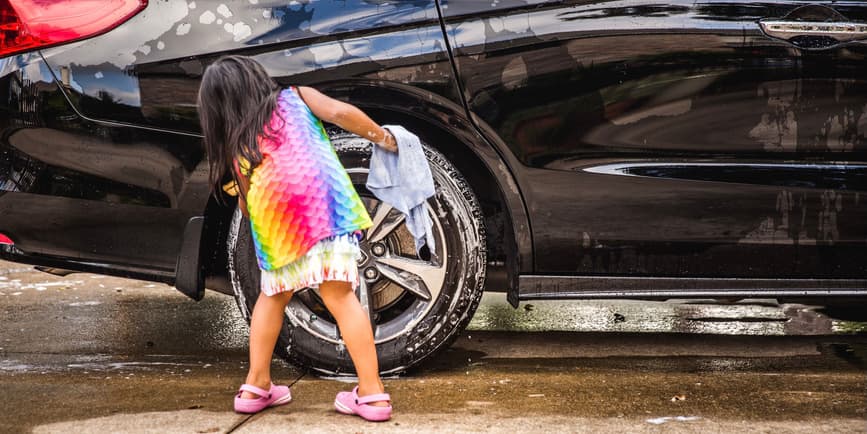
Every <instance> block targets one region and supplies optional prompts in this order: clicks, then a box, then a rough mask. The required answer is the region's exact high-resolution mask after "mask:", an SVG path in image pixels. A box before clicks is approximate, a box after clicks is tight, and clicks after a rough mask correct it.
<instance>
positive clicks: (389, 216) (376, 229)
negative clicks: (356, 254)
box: [367, 201, 405, 243]
mask: <svg viewBox="0 0 867 434" xmlns="http://www.w3.org/2000/svg"><path fill="white" fill-rule="evenodd" d="M392 210H394V208H393V207H392V206H391V205H389V204H387V203H385V202H382V201H380V202H379V205H378V206H377V207H376V212H375V213H374V214H373V226H371V227H370V229H368V230H367V241H368V242H371V243H375V242H377V241H380V240H382V239H383V238H385V237H386V236H387V235H388V234H390V233H391V232H392V231H394V230H395V228H397V227H398V226H400V225H401V223H403V220H404V218H405V217H404V215H403V213H402V212H398V211H395V212H391V211H392Z"/></svg>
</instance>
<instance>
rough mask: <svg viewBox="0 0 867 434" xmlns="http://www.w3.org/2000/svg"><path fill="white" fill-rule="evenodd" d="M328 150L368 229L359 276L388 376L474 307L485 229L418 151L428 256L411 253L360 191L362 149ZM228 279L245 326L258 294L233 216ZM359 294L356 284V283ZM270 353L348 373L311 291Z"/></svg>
mask: <svg viewBox="0 0 867 434" xmlns="http://www.w3.org/2000/svg"><path fill="white" fill-rule="evenodd" d="M332 143H333V144H334V147H335V149H336V150H337V153H338V155H339V156H340V159H341V162H342V163H343V165H344V167H345V168H346V171H347V172H348V173H349V176H350V178H351V179H352V181H353V184H354V185H355V189H356V190H357V191H358V193H359V195H360V196H361V198H362V200H363V201H364V203H365V205H366V207H367V210H368V213H370V216H371V218H372V220H373V227H371V228H369V229H367V230H366V231H365V233H364V237H363V239H362V241H361V243H360V244H361V250H362V256H363V258H362V259H360V260H359V261H358V267H359V277H360V278H361V279H363V280H364V283H365V284H366V285H365V286H366V290H367V293H366V294H364V295H366V296H367V301H368V302H367V303H363V305H366V307H367V309H368V314H369V315H370V316H371V317H372V321H371V323H372V324H373V328H374V339H375V341H376V347H377V354H378V356H379V366H380V370H381V371H382V372H383V373H396V372H400V371H403V370H406V369H407V368H409V367H411V366H414V365H417V364H418V363H420V362H422V361H423V360H425V359H427V358H429V357H431V356H433V355H434V354H436V353H437V352H438V351H441V350H443V349H445V348H447V347H448V345H449V344H451V342H452V341H453V340H454V339H455V338H456V337H457V336H458V334H459V333H460V331H462V330H463V329H464V328H465V327H466V325H467V324H468V323H469V321H470V318H471V317H472V315H473V313H474V312H475V310H476V308H477V307H478V304H479V300H480V299H481V295H482V288H483V285H484V281H485V263H486V251H485V230H484V225H483V220H482V213H481V211H480V208H479V205H478V201H477V199H476V197H475V194H474V193H473V192H472V190H471V189H470V188H469V186H468V184H467V182H466V180H465V179H464V177H463V176H462V175H461V174H460V173H458V171H457V170H456V169H455V167H454V166H453V165H452V164H451V163H450V162H449V161H448V160H447V159H446V158H445V157H444V156H443V155H442V154H440V153H439V152H437V151H436V150H434V149H432V148H430V147H427V146H425V154H426V156H427V158H428V161H429V162H430V166H431V172H432V173H433V178H434V184H435V186H436V194H435V195H434V196H433V197H431V198H430V199H428V202H427V209H428V212H429V213H430V216H431V219H432V220H433V235H434V237H435V240H436V249H437V252H435V253H436V254H433V255H432V254H429V253H430V252H427V251H426V248H423V249H422V252H421V255H418V254H416V251H415V244H414V242H413V238H412V235H411V234H410V233H409V230H408V229H407V228H406V225H405V224H404V221H403V215H402V214H401V213H400V212H398V211H397V210H394V209H392V208H391V206H389V205H388V204H386V203H384V202H380V201H379V200H377V199H376V198H375V197H374V196H373V194H372V193H370V192H369V191H368V190H367V189H366V188H365V186H364V184H365V182H366V181H367V173H368V167H369V166H370V153H371V146H372V145H371V144H370V142H368V141H366V140H363V139H361V138H359V137H357V136H354V135H349V134H346V133H343V134H338V135H336V136H332ZM227 248H228V252H229V271H230V273H229V275H230V280H231V283H232V288H233V291H234V293H235V299H236V301H237V302H238V306H239V307H240V309H241V312H242V313H243V315H244V317H245V318H246V319H247V321H248V322H249V320H250V313H251V312H252V309H253V305H254V304H255V302H256V298H257V297H258V295H259V269H258V266H257V264H256V255H255V251H254V247H253V242H252V238H251V234H250V224H249V222H248V221H247V220H246V219H245V218H244V217H243V216H242V215H241V212H240V211H239V210H236V211H235V215H234V217H233V219H232V224H231V227H230V232H229V237H228V246H227ZM363 287H364V286H363ZM276 351H277V353H278V354H280V355H281V356H282V357H284V358H285V359H286V360H287V361H288V362H290V363H292V364H295V365H298V366H301V367H304V368H309V369H313V370H315V371H318V372H321V373H325V374H329V375H335V374H338V375H339V374H351V373H354V368H353V366H352V361H351V360H350V358H349V353H348V352H347V351H346V346H345V345H344V344H343V341H342V339H341V337H340V332H339V330H338V329H337V326H336V322H335V321H334V318H332V317H331V315H330V314H329V313H328V311H327V310H326V309H325V306H324V304H323V303H322V300H321V299H320V298H319V295H318V294H317V292H316V291H314V290H303V291H299V292H298V293H296V294H295V296H293V297H292V301H291V302H290V303H289V306H288V307H287V308H286V317H285V320H284V324H283V328H282V329H281V330H280V335H279V337H278V340H277V348H276Z"/></svg>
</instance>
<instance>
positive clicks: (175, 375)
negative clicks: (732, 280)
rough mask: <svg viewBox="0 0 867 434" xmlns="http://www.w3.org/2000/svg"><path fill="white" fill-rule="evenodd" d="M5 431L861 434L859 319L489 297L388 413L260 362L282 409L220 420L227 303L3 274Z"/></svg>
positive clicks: (99, 281) (229, 375)
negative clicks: (337, 405) (384, 419)
mask: <svg viewBox="0 0 867 434" xmlns="http://www.w3.org/2000/svg"><path fill="white" fill-rule="evenodd" d="M0 310H2V320H0V390H2V391H3V393H2V394H0V408H2V409H3V411H0V431H2V432H27V431H31V430H32V431H34V432H118V431H119V432H190V433H197V432H199V433H204V432H229V431H233V432H287V431H288V432H295V431H302V430H303V431H305V432H347V431H349V432H416V431H419V430H421V431H425V432H426V431H437V432H485V431H501V432H505V431H513V432H514V431H521V432H549V431H553V432H598V431H629V432H660V431H666V432H669V431H674V432H699V431H701V432H704V431H718V432H730V431H748V432H777V431H784V432H811V433H812V432H867V422H865V420H867V374H865V372H867V334H864V333H865V332H864V330H865V327H864V324H860V323H846V322H839V321H832V320H831V319H829V318H827V317H825V316H823V315H821V314H818V313H816V312H815V310H814V309H813V308H810V307H805V306H798V305H783V306H779V305H776V304H775V303H773V301H771V300H756V301H752V302H750V303H737V304H733V305H729V306H720V305H716V304H710V303H707V302H705V303H700V302H699V303H697V302H691V303H676V302H669V303H648V302H611V301H605V302H601V301H593V302H582V303H566V304H564V303H553V302H538V303H535V302H534V303H532V304H528V305H522V307H521V308H519V309H518V310H513V309H512V308H511V307H508V306H507V305H506V304H505V302H504V301H503V298H502V297H501V296H498V295H492V296H490V297H488V296H486V299H485V301H484V304H483V306H482V307H481V308H480V309H479V312H478V313H477V315H476V317H475V318H474V320H473V323H472V324H471V326H470V330H468V331H467V332H466V333H464V335H463V336H462V337H461V338H460V339H459V340H458V342H457V343H456V344H455V345H454V346H453V347H452V348H451V349H450V350H448V351H447V352H446V353H444V354H442V355H441V356H439V357H438V358H436V359H435V360H433V361H432V362H430V363H428V364H427V365H426V366H424V367H422V368H421V369H417V370H415V371H414V372H412V373H410V374H408V375H404V376H401V377H399V378H392V379H388V380H387V388H388V389H389V392H391V393H392V396H393V397H394V398H395V418H394V419H393V420H392V421H390V422H388V423H385V424H378V425H372V424H365V423H363V422H361V421H360V420H357V419H355V418H351V417H345V416H341V415H337V414H335V413H334V412H333V410H332V407H331V402H332V400H333V397H334V394H335V393H336V392H337V391H339V390H343V389H347V388H349V387H350V386H351V384H350V383H348V382H346V380H336V379H325V378H318V377H315V376H312V375H304V374H303V373H301V372H299V371H298V370H296V369H294V368H293V367H291V366H288V365H285V364H283V363H282V362H275V369H274V376H275V378H276V379H279V380H280V381H284V382H289V383H293V382H294V386H293V393H294V397H295V401H294V402H292V403H291V404H289V405H287V406H283V407H280V408H276V409H272V410H269V411H267V412H264V413H262V414H260V415H257V416H252V417H249V416H240V415H236V414H234V413H232V411H231V396H232V394H233V392H234V391H235V388H236V387H237V385H238V384H239V383H240V382H241V381H242V380H243V376H244V373H245V369H246V339H247V326H246V324H245V323H244V322H243V320H242V319H241V317H240V315H239V314H238V313H237V307H236V306H235V302H234V300H233V299H231V298H230V297H226V296H222V295H219V294H215V293H208V295H207V296H206V298H205V300H203V301H202V302H199V303H194V302H192V301H189V300H187V299H186V298H185V297H184V296H182V295H180V294H179V293H177V292H176V291H174V290H172V289H170V288H168V287H166V286H164V285H157V284H151V283H147V282H139V281H132V280H124V279H117V278H110V277H103V276H96V275H90V274H70V275H68V276H64V277H56V276H50V275H47V274H44V273H39V272H36V271H34V270H33V269H32V268H31V267H27V266H21V265H17V264H11V263H4V262H0Z"/></svg>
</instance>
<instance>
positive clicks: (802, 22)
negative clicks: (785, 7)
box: [759, 4, 867, 50]
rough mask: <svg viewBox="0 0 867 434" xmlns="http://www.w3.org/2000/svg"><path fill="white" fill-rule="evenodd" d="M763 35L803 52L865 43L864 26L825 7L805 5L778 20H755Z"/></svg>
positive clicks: (866, 37) (865, 24) (865, 32)
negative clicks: (860, 41) (856, 42)
mask: <svg viewBox="0 0 867 434" xmlns="http://www.w3.org/2000/svg"><path fill="white" fill-rule="evenodd" d="M759 27H760V28H761V29H762V32H764V34H765V35H767V36H769V37H771V38H775V39H780V40H783V41H786V42H788V43H790V44H792V45H794V46H796V47H798V48H801V49H805V50H824V49H828V48H833V47H836V46H838V45H840V44H845V43H847V42H852V41H857V40H859V39H867V23H863V22H855V21H850V20H849V19H848V18H846V17H845V16H843V15H842V14H841V13H839V12H837V11H836V10H835V9H833V8H831V7H828V6H825V5H816V4H811V5H805V6H801V7H797V8H795V9H793V10H792V11H791V12H789V13H788V14H786V16H784V17H781V18H764V19H761V20H759Z"/></svg>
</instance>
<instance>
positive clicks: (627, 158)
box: [444, 1, 867, 278]
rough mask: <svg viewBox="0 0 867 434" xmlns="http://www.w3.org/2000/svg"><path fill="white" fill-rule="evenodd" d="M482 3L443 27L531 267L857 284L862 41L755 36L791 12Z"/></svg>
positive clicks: (713, 5) (861, 14) (865, 113)
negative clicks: (519, 216) (517, 204)
mask: <svg viewBox="0 0 867 434" xmlns="http://www.w3.org/2000/svg"><path fill="white" fill-rule="evenodd" d="M495 3H496V5H495V6H494V7H491V5H490V4H484V3H482V2H455V3H454V4H451V5H450V7H449V8H446V9H444V11H445V15H446V16H445V20H446V29H447V33H448V36H449V38H450V42H451V46H452V47H453V49H454V57H455V61H456V64H457V69H458V71H459V74H460V78H461V81H462V88H463V89H464V96H465V98H466V100H467V103H468V106H469V109H470V110H471V111H472V112H473V113H474V114H475V115H476V118H475V121H476V122H477V124H478V125H479V127H480V130H481V131H483V132H484V133H485V134H486V135H487V137H489V138H490V139H491V140H492V141H495V142H498V143H499V145H500V146H501V147H502V148H507V149H508V150H509V152H506V153H504V154H505V155H506V156H507V161H508V162H509V165H510V168H511V169H512V170H513V172H514V173H515V175H516V177H517V178H518V183H519V185H520V186H521V189H522V191H523V192H524V193H525V197H526V198H527V206H528V213H529V216H530V221H531V223H532V228H533V239H534V242H535V247H536V249H535V252H536V253H535V268H534V269H535V272H536V273H539V274H559V275H570V274H571V275H623V276H628V275H637V276H674V277H677V276H680V277H774V278H782V277H792V278H809V277H828V278H841V277H850V278H857V277H863V276H864V275H865V267H867V266H865V264H864V262H863V261H861V260H860V258H861V257H863V254H864V252H865V248H867V245H865V240H867V224H865V218H867V204H865V203H863V200H862V195H863V194H864V191H865V188H867V183H865V180H867V178H865V175H867V174H865V172H864V170H863V164H864V162H865V151H867V141H865V138H864V137H865V135H867V82H865V80H864V77H865V76H867V75H865V72H867V62H865V61H864V56H865V54H867V47H865V45H863V44H861V43H851V44H845V45H842V46H839V47H836V48H833V49H829V50H821V51H811V52H807V51H804V50H800V49H798V48H797V47H796V46H795V45H793V44H789V43H786V42H783V41H779V40H775V39H771V38H768V37H767V36H765V35H764V34H763V33H762V32H761V30H760V29H759V27H758V24H757V22H758V20H760V19H762V18H766V17H784V16H786V15H787V14H788V13H790V12H791V11H792V10H794V9H795V8H796V7H798V6H802V5H803V3H801V2H784V1H780V2H747V1H741V2H737V1H736V2H731V1H729V2H692V1H689V2H687V1H650V2H642V3H640V4H637V3H636V2H631V1H604V2H603V1H599V2H544V1H538V2H523V1H503V2H495ZM827 4H831V3H830V2H828V3H827ZM452 6H454V7H452ZM833 7H834V8H835V9H837V10H838V11H839V12H840V13H841V14H843V15H845V16H846V17H847V18H849V19H851V20H860V21H864V18H865V10H867V8H865V6H864V4H863V3H860V2H834V3H833ZM611 168H617V169H616V170H611Z"/></svg>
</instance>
